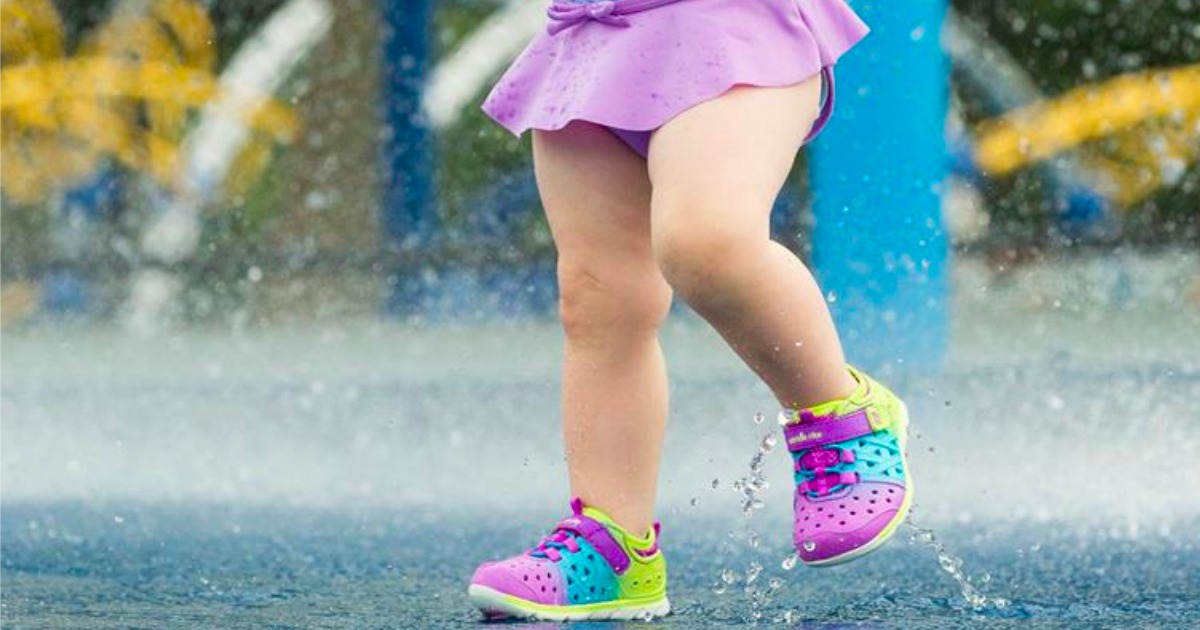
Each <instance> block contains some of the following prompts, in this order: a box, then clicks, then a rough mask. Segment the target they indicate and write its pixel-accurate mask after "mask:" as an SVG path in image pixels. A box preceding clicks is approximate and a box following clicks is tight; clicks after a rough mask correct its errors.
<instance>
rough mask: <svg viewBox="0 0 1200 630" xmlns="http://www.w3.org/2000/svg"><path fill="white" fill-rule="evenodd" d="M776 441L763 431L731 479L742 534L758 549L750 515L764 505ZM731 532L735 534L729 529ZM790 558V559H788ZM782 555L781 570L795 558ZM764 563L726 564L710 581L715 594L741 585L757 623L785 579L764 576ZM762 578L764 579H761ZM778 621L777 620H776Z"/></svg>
mask: <svg viewBox="0 0 1200 630" xmlns="http://www.w3.org/2000/svg"><path fill="white" fill-rule="evenodd" d="M760 417H761V414H757V415H756V416H755V418H754V421H755V424H761V419H760ZM778 445H779V437H778V436H777V435H775V433H766V434H764V435H763V436H762V437H761V438H760V439H759V441H758V449H757V451H756V452H755V453H754V455H753V456H752V457H751V458H750V463H749V471H748V473H747V474H746V475H745V476H743V477H741V478H739V479H737V480H736V481H734V482H733V489H734V491H736V492H738V493H740V494H741V507H742V514H743V516H745V517H746V521H745V527H744V530H743V534H742V537H743V538H744V541H745V543H746V546H748V547H749V548H750V549H751V550H752V551H753V552H757V553H762V552H761V551H760V550H759V534H758V532H757V531H755V530H754V528H753V527H752V526H751V522H750V519H751V518H753V516H754V513H755V512H757V511H759V510H762V509H763V508H765V507H766V503H765V502H764V501H763V499H762V496H761V495H762V494H763V493H764V492H765V491H766V490H767V489H768V488H769V487H770V483H769V482H768V481H767V477H766V472H765V471H766V456H767V454H768V453H770V452H772V451H773V450H775V447H776V446H778ZM730 535H731V536H736V535H735V534H734V533H733V532H730ZM789 558H790V562H789ZM789 558H785V559H784V560H783V562H782V564H781V566H782V567H783V569H784V570H790V569H791V568H793V567H795V566H796V562H797V560H798V558H797V557H796V555H795V554H792V555H791V556H789ZM764 569H765V567H764V565H763V564H762V562H760V561H759V560H751V561H750V563H749V564H748V565H747V567H746V569H745V571H735V570H734V569H729V568H726V569H724V570H722V571H721V575H720V578H719V579H718V581H717V582H716V583H715V584H714V585H713V592H714V593H716V594H717V595H722V594H725V593H727V592H728V591H729V589H730V588H733V587H736V586H741V590H742V592H743V593H744V594H745V595H746V596H747V597H749V598H750V613H749V617H748V619H747V621H750V622H751V623H757V622H759V621H762V619H763V616H764V614H765V613H764V611H767V610H770V604H771V600H772V599H773V598H774V597H775V595H776V594H777V593H779V591H781V590H782V589H783V588H784V587H785V586H786V582H785V581H784V580H782V579H780V578H779V577H778V576H771V577H770V578H768V579H765V580H764V579H763V571H764ZM764 582H765V583H764ZM776 621H779V620H776Z"/></svg>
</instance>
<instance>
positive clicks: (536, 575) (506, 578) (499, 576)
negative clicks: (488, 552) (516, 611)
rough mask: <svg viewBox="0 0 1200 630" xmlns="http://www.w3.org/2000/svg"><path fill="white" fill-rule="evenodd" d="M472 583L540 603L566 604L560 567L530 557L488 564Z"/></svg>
mask: <svg viewBox="0 0 1200 630" xmlns="http://www.w3.org/2000/svg"><path fill="white" fill-rule="evenodd" d="M471 584H472V585H473V586H484V587H487V588H490V589H492V590H494V591H497V592H499V593H503V594H505V595H511V596H513V597H518V598H520V599H524V600H527V601H530V602H534V603H537V604H547V605H561V604H562V603H564V601H565V597H564V593H563V586H562V580H561V579H560V576H559V573H558V570H557V567H556V566H555V565H554V564H553V563H551V562H547V561H544V560H540V559H537V558H531V557H528V556H518V557H516V558H509V559H508V560H501V561H499V562H488V563H486V564H484V565H482V566H480V567H479V568H478V569H476V570H475V573H474V575H472V576H471Z"/></svg>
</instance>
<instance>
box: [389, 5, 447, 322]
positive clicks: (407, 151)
mask: <svg viewBox="0 0 1200 630" xmlns="http://www.w3.org/2000/svg"><path fill="white" fill-rule="evenodd" d="M379 8H380V17H381V18H382V20H381V22H382V25H381V28H382V38H381V39H382V48H383V59H382V63H383V68H382V83H383V85H382V90H381V98H382V99H383V102H382V109H383V122H384V130H385V133H384V134H383V146H382V153H383V155H382V156H381V158H382V165H383V199H382V204H381V206H382V207H381V215H382V216H381V218H382V222H383V229H384V234H385V237H386V247H387V249H388V250H389V251H392V252H411V251H418V250H420V249H424V248H428V247H429V246H430V245H431V243H432V241H433V239H434V235H435V233H436V232H435V230H436V228H437V209H436V208H437V206H436V203H435V199H434V187H433V172H434V159H433V157H434V156H433V148H432V142H433V137H432V134H431V133H430V131H429V127H428V124H427V122H426V120H425V116H424V113H423V112H422V109H421V93H422V90H423V89H424V87H425V80H426V77H427V75H428V72H429V64H430V39H429V38H430V33H431V32H432V31H433V2H432V0H380V5H379ZM414 271H415V270H412V269H408V270H404V269H392V270H390V272H391V273H392V274H393V276H392V278H391V287H390V295H389V297H388V304H387V307H388V311H389V312H391V313H396V314H405V313H411V312H415V311H417V310H419V309H420V308H421V305H422V303H423V301H424V298H425V294H426V293H427V287H425V286H424V284H425V283H424V282H423V281H422V279H421V277H420V274H418V273H415V272H414Z"/></svg>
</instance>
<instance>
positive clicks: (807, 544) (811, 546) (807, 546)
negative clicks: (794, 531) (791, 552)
mask: <svg viewBox="0 0 1200 630" xmlns="http://www.w3.org/2000/svg"><path fill="white" fill-rule="evenodd" d="M803 546H804V550H805V551H808V552H812V551H815V550H816V548H817V543H815V542H813V541H811V540H806V541H804V545H803Z"/></svg>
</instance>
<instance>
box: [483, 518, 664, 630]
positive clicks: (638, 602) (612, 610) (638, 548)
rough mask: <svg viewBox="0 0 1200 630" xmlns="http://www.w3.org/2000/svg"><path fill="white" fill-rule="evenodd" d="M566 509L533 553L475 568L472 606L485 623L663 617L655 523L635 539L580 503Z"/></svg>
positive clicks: (661, 562) (660, 557) (661, 570)
mask: <svg viewBox="0 0 1200 630" xmlns="http://www.w3.org/2000/svg"><path fill="white" fill-rule="evenodd" d="M571 511H572V512H573V514H572V515H571V516H569V517H567V518H565V519H563V520H562V521H560V522H559V523H558V526H556V527H555V528H554V531H552V532H550V534H549V535H548V536H546V537H545V538H543V539H542V542H541V543H539V544H538V545H537V546H536V547H534V548H533V549H530V550H529V551H527V552H525V553H523V554H521V555H519V556H516V557H513V558H509V559H507V560H501V561H499V562H489V563H487V564H484V565H483V566H481V567H479V568H478V569H476V570H475V575H473V576H472V577H471V586H470V588H468V590H467V595H468V596H469V597H470V599H471V603H472V604H474V605H475V607H476V608H478V609H479V610H480V611H482V612H483V614H484V615H485V616H486V617H488V618H489V619H500V618H506V617H518V618H522V619H542V620H549V621H567V620H585V619H643V620H648V619H652V618H654V617H661V616H663V615H666V614H667V613H668V612H670V610H671V604H670V603H669V602H668V601H667V561H666V559H664V558H663V553H662V551H661V550H660V549H659V548H658V533H659V524H658V523H655V524H654V529H653V531H652V532H650V533H649V534H647V536H646V537H645V538H636V537H634V536H632V535H630V534H629V533H628V532H626V531H625V530H624V529H622V528H621V527H620V526H619V525H617V524H616V523H614V522H613V520H612V519H611V518H609V517H608V515H606V514H605V513H604V512H601V511H600V510H598V509H596V508H594V507H584V505H583V502H582V501H580V500H579V499H574V500H572V501H571Z"/></svg>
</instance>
